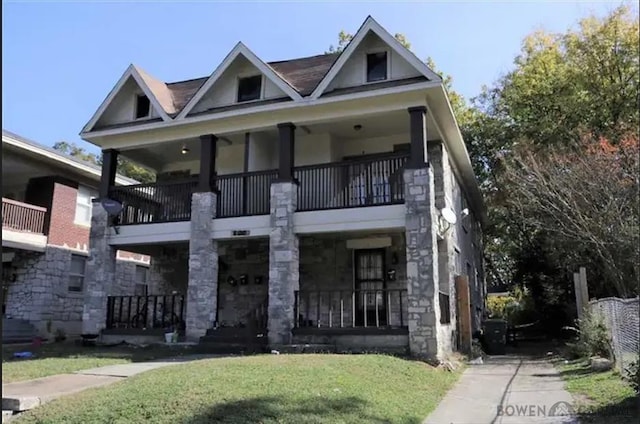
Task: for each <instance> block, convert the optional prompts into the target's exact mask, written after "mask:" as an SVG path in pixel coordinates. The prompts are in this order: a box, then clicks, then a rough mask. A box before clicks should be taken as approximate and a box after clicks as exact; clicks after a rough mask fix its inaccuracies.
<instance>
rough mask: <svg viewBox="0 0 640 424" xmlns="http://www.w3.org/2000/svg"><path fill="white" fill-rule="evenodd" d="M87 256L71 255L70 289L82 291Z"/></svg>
mask: <svg viewBox="0 0 640 424" xmlns="http://www.w3.org/2000/svg"><path fill="white" fill-rule="evenodd" d="M86 262H87V258H86V257H84V256H80V255H71V269H70V270H69V291H70V292H81V291H82V288H83V286H84V268H85V263H86Z"/></svg>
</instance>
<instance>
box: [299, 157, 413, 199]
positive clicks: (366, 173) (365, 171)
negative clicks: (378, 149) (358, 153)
mask: <svg viewBox="0 0 640 424" xmlns="http://www.w3.org/2000/svg"><path fill="white" fill-rule="evenodd" d="M407 159H408V155H407V154H406V153H402V154H398V153H387V154H384V155H379V156H376V157H373V158H367V159H354V160H345V161H341V162H333V163H326V164H319V165H310V166H301V167H297V168H296V169H295V172H294V173H295V178H296V179H297V180H298V183H299V185H298V209H297V210H298V211H312V210H321V209H340V208H353V207H361V206H377V205H390V204H395V203H403V202H404V181H403V176H402V169H403V168H404V165H405V163H406V161H407Z"/></svg>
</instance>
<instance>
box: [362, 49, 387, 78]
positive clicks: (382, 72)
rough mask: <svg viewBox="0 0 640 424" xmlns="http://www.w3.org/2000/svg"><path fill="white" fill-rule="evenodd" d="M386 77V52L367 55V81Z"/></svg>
mask: <svg viewBox="0 0 640 424" xmlns="http://www.w3.org/2000/svg"><path fill="white" fill-rule="evenodd" d="M386 79H387V52H379V53H370V54H368V55H367V82H374V81H384V80H386Z"/></svg>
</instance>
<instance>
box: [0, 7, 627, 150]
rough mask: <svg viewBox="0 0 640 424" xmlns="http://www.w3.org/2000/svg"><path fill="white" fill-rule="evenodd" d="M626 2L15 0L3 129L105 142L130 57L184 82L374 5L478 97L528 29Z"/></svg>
mask: <svg viewBox="0 0 640 424" xmlns="http://www.w3.org/2000/svg"><path fill="white" fill-rule="evenodd" d="M619 4H620V2H614V1H609V2H560V1H556V2H551V1H540V0H539V1H536V2H522V1H511V2H508V1H503V2H497V1H495V2H490V1H482V2H481V1H466V2H463V1H449V2H435V1H422V2H416V1H412V2H345V1H324V2H313V1H306V2H302V1H289V2H273V1H260V2H257V1H234V2H222V1H220V2H214V1H197V2H196V1H191V2H189V1H181V2H178V1H173V2H169V1H155V2H152V1H144V2H133V1H129V2H127V1H111V2H98V1H92V2H80V1H65V2H62V1H60V2H52V1H49V2H48V1H39V2H34V1H26V0H21V1H17V0H16V1H6V0H3V2H2V6H3V10H2V127H3V129H6V130H9V131H12V132H14V133H17V134H19V135H21V136H23V137H26V138H29V139H31V140H34V141H37V142H40V143H42V144H45V145H49V146H51V145H53V144H54V143H55V142H57V141H62V140H64V141H68V142H75V143H77V144H79V145H81V146H83V147H85V148H87V149H88V150H90V151H93V152H96V151H97V148H96V147H94V146H92V145H90V144H89V143H86V142H84V141H82V140H81V138H80V136H79V135H78V134H79V133H80V130H81V128H82V127H83V126H84V124H85V123H86V122H87V121H88V120H89V119H90V118H91V116H92V115H93V113H94V112H95V111H96V109H97V108H98V107H99V106H100V104H101V103H102V101H103V100H104V98H105V97H106V96H107V94H108V93H109V91H110V90H111V89H112V88H113V86H114V85H115V83H116V82H117V80H118V79H119V78H120V76H121V75H122V73H123V72H124V71H125V69H126V68H127V66H128V65H129V64H130V63H135V64H136V65H138V66H140V67H141V68H142V69H144V70H145V71H147V73H149V74H151V75H153V76H154V77H157V78H158V79H160V80H163V81H166V82H172V81H179V80H184V79H191V78H197V77H203V76H207V75H209V74H211V73H212V72H213V70H214V69H215V68H216V66H217V65H218V64H219V63H220V62H221V61H222V60H223V59H224V57H225V56H226V55H227V53H229V51H230V50H231V49H232V48H233V47H234V45H235V44H236V43H237V42H238V41H242V42H243V43H244V44H246V45H247V46H248V47H249V48H250V49H251V50H252V51H253V52H254V53H256V54H257V55H258V56H259V57H260V58H261V59H262V60H264V61H266V62H269V61H276V60H284V59H291V58H296V57H304V56H312V55H315V54H321V53H323V52H324V51H325V50H327V49H328V47H329V46H330V45H331V44H336V43H337V38H338V33H339V32H340V30H345V31H347V32H350V33H355V31H356V30H357V29H358V27H359V26H360V25H361V24H362V22H363V21H364V20H365V18H366V17H367V15H371V16H373V17H374V18H375V19H376V20H377V21H378V22H379V23H380V24H381V25H382V26H383V27H385V28H386V29H387V30H388V31H389V32H390V33H391V34H395V33H402V34H404V35H405V36H406V38H407V39H408V40H409V42H410V43H411V49H412V50H413V51H414V53H416V54H417V56H418V57H420V58H424V59H426V58H427V57H428V56H431V57H432V58H433V59H434V61H435V63H436V64H437V66H438V68H439V69H440V70H442V71H444V72H445V73H447V74H450V75H451V76H452V77H453V88H454V89H455V90H456V91H458V92H459V93H461V94H462V95H463V96H464V97H465V98H467V99H469V98H471V97H474V96H476V95H477V94H478V93H479V92H480V90H481V88H482V86H483V85H490V84H491V83H492V82H494V81H495V80H496V79H497V78H499V77H500V75H502V74H504V73H505V72H507V71H508V70H509V69H511V67H512V63H513V59H514V58H515V57H516V55H517V54H518V52H519V51H520V46H521V42H522V39H523V38H524V37H525V36H526V35H527V34H529V33H531V32H532V31H534V30H538V29H544V30H548V31H556V32H564V31H565V30H567V29H568V28H570V27H572V26H575V25H576V23H577V22H578V20H579V19H580V18H582V17H585V16H588V15H589V14H596V15H603V14H605V13H607V12H608V11H610V10H611V9H613V8H614V7H616V6H617V5H619Z"/></svg>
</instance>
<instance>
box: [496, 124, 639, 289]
mask: <svg viewBox="0 0 640 424" xmlns="http://www.w3.org/2000/svg"><path fill="white" fill-rule="evenodd" d="M639 146H640V142H639V140H638V136H637V134H627V135H625V136H624V137H622V138H621V139H620V140H619V141H618V143H617V144H616V145H613V144H611V142H610V141H608V140H607V139H605V138H602V137H601V138H599V139H594V138H593V137H592V136H585V137H583V138H582V140H581V142H580V144H578V145H577V146H576V147H570V148H566V147H564V146H562V145H558V146H553V147H549V148H545V149H539V148H535V147H534V146H523V147H519V148H518V151H517V154H515V155H513V156H512V157H511V158H509V159H508V160H507V161H506V163H505V169H504V176H503V178H504V180H505V181H507V182H508V183H509V186H510V191H509V193H510V196H509V199H508V201H507V204H508V206H509V207H510V208H512V209H513V210H515V211H516V212H517V214H518V216H519V217H520V219H521V221H522V224H523V225H524V226H525V227H526V228H527V229H528V231H529V232H530V233H531V234H532V235H536V234H537V233H540V234H542V235H544V236H545V238H546V239H548V241H550V242H553V243H554V246H553V247H554V250H555V252H556V253H559V254H560V255H559V256H558V257H557V258H556V259H557V261H559V262H563V264H564V265H565V266H566V267H568V268H573V269H577V267H579V266H581V265H584V264H585V263H589V264H590V267H591V268H592V269H591V270H590V271H591V273H592V275H593V276H595V277H597V278H596V279H595V281H594V282H592V287H591V288H592V294H599V295H601V296H621V297H628V296H632V295H636V294H637V293H638V292H637V281H638V277H639V276H640V274H639V272H638V263H639V261H640V258H639V257H638V245H639V242H640V217H639V215H640V214H639V210H638V205H639V203H638V201H639V197H638V190H639V189H640V184H639V179H640V177H639V175H638V166H639V164H640V163H639V156H638V155H639V154H640V148H639Z"/></svg>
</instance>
